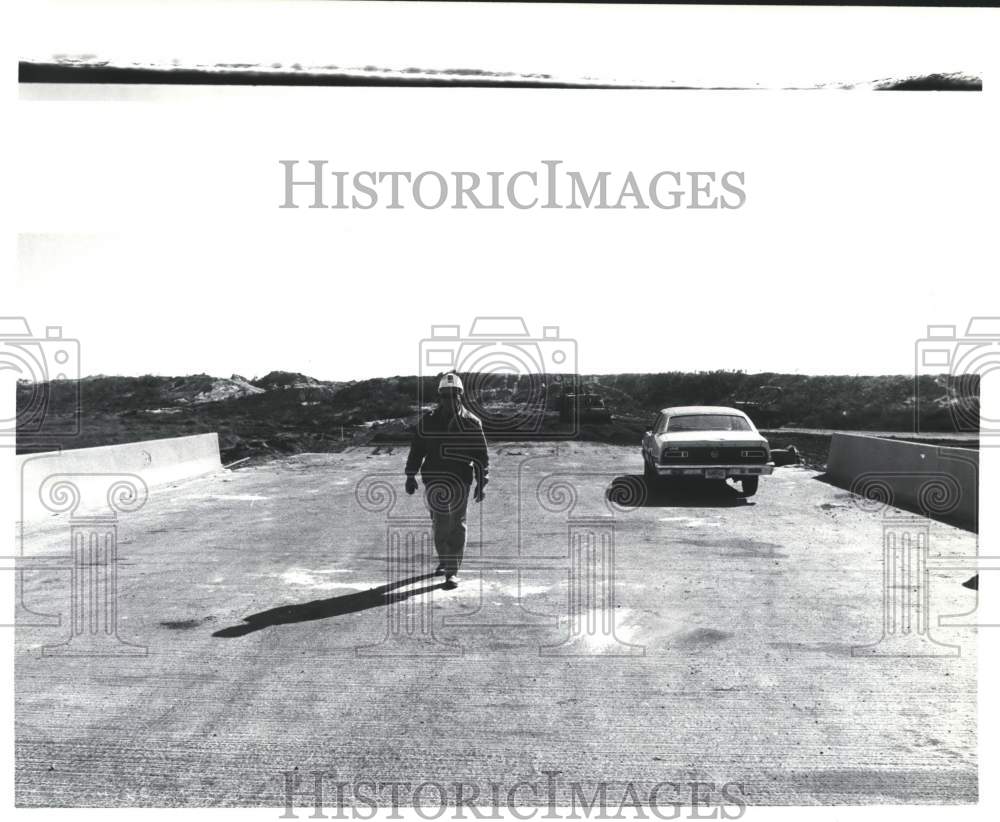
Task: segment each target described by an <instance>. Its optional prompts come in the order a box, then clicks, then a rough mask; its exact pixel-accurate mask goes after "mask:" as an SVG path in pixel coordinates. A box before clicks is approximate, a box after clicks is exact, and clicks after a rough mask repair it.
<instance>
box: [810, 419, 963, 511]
mask: <svg viewBox="0 0 1000 822" xmlns="http://www.w3.org/2000/svg"><path fill="white" fill-rule="evenodd" d="M826 472H827V478H828V479H830V480H831V481H832V482H834V483H835V484H837V485H839V486H841V487H842V488H846V489H848V490H850V491H852V492H853V493H855V494H858V495H860V496H861V497H864V498H865V499H867V500H870V501H872V503H873V504H874V505H879V504H888V505H895V506H897V507H899V508H905V509H909V510H912V511H918V512H919V513H922V514H924V515H926V516H929V517H933V518H935V519H941V520H945V521H948V522H954V523H955V524H956V525H960V526H961V527H963V528H968V529H970V530H973V531H977V530H978V528H979V505H978V503H979V452H978V451H975V450H973V449H971V448H951V447H946V446H935V445H924V444H920V443H915V442H903V441H900V440H888V439H882V438H881V437H871V436H864V435H860V434H834V435H833V440H832V442H831V443H830V456H829V458H828V460H827V465H826Z"/></svg>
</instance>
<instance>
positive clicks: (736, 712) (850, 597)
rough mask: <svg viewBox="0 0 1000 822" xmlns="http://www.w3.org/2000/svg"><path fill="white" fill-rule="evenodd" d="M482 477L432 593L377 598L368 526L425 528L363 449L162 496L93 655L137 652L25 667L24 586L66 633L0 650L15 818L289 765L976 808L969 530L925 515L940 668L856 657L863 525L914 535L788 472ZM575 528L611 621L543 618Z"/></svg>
mask: <svg viewBox="0 0 1000 822" xmlns="http://www.w3.org/2000/svg"><path fill="white" fill-rule="evenodd" d="M491 456H492V458H493V469H492V472H491V475H492V478H493V481H492V482H491V484H490V485H489V486H488V496H487V499H486V502H485V503H484V504H483V505H482V506H475V505H470V518H469V547H468V549H467V562H466V565H465V567H464V568H463V572H462V574H461V584H460V586H459V588H458V589H456V590H455V591H444V590H442V589H441V588H440V587H439V582H440V579H439V578H421V579H416V578H414V579H413V581H411V582H409V583H408V584H404V585H399V586H398V587H393V588H385V586H386V585H387V583H389V582H391V583H398V582H400V581H401V575H404V574H405V573H408V572H410V571H413V572H414V577H419V576H420V574H419V573H418V572H420V571H421V570H426V567H427V563H432V562H433V558H432V557H424V556H423V555H422V554H421V553H420V551H419V550H418V551H417V553H416V554H415V555H414V556H415V557H416V561H417V563H418V564H417V566H413V567H412V568H411V567H409V566H406V567H403V566H398V567H393V568H390V569H389V571H388V576H387V565H386V546H387V538H389V539H391V538H392V537H391V535H392V533H393V528H394V527H396V526H397V525H399V524H400V523H402V524H403V525H406V523H409V525H407V526H406V527H411V528H417V529H418V530H419V528H421V527H423V526H421V525H420V523H421V522H425V521H426V518H427V515H426V511H425V509H424V508H423V507H422V504H421V501H420V499H419V497H413V498H408V497H406V496H405V495H404V494H403V492H402V479H403V476H402V468H403V461H404V459H405V451H404V450H400V449H399V448H395V449H392V448H385V447H383V448H381V449H378V451H377V452H376V450H375V449H371V448H356V449H351V450H348V451H346V452H344V453H341V454H323V455H318V454H315V455H301V456H298V457H294V458H288V459H284V460H279V461H275V462H272V463H269V464H267V465H263V466H260V467H256V468H251V469H246V470H239V471H236V472H232V473H227V474H223V475H217V476H213V477H208V478H204V479H200V480H196V481H193V482H190V483H186V484H184V485H182V486H177V487H173V488H166V489H161V490H159V491H158V492H156V493H154V494H153V496H152V497H151V499H150V501H149V503H148V504H147V505H146V507H145V508H144V509H143V510H141V511H139V512H137V513H135V514H130V515H122V516H121V518H120V520H119V523H118V535H119V548H118V554H119V566H118V634H119V636H120V638H121V639H122V640H123V641H125V642H128V643H133V644H136V645H141V646H145V647H146V648H147V649H148V653H147V654H146V655H144V656H114V655H112V656H100V657H96V656H83V657H65V656H60V657H50V656H43V655H42V653H41V648H42V646H44V645H50V644H54V643H59V642H63V641H65V640H66V639H67V636H68V632H69V628H68V627H67V615H68V612H69V571H68V570H66V569H60V568H49V569H41V570H32V571H26V572H25V574H24V602H25V604H26V605H27V606H28V607H29V608H30V609H31V610H32V611H34V612H37V613H42V614H59V615H61V616H62V625H61V626H31V625H28V624H26V622H27V620H24V619H22V622H21V624H19V626H18V627H17V629H16V638H17V643H16V672H15V673H16V799H17V802H18V804H19V805H22V806H94V805H111V806H115V805H126V806H127V805H148V806H200V805H237V806H268V805H270V806H280V805H282V804H283V802H284V779H283V775H282V774H283V772H284V771H286V770H292V769H295V768H297V769H298V771H299V772H302V773H308V772H310V771H317V770H320V771H324V772H326V773H328V774H330V775H331V779H332V778H333V777H332V775H333V774H336V775H337V779H339V780H343V781H348V782H349V781H352V780H363V779H370V780H374V781H378V782H392V781H398V782H410V783H414V784H416V783H420V782H424V781H439V782H445V783H450V782H454V781H457V780H463V781H465V782H469V783H475V784H480V785H483V786H485V785H487V784H488V783H489V782H490V781H495V782H502V783H504V784H511V783H513V782H514V781H515V780H517V779H521V778H523V779H529V780H532V779H533V780H543V781H544V777H543V776H541V773H542V772H543V771H545V770H559V771H561V772H562V774H561V777H560V779H561V780H564V781H565V782H570V781H576V782H579V783H581V784H582V785H584V786H590V787H588V788H587V792H588V794H589V793H592V792H593V786H594V785H596V784H597V783H600V782H602V781H603V782H606V783H611V784H617V785H621V784H623V783H625V782H629V781H631V782H633V783H635V784H637V785H645V786H647V788H648V787H650V786H652V785H653V784H655V783H658V782H663V781H675V782H684V781H689V780H691V779H698V780H702V781H707V782H714V783H716V784H717V785H722V784H724V783H739V784H740V785H741V786H742V794H743V796H744V797H745V798H746V800H747V801H748V802H749V803H751V804H754V803H757V804H815V803H853V804H863V803H875V802H885V803H900V802H908V803H936V802H940V803H945V802H947V803H952V802H958V803H964V802H973V801H975V800H976V797H977V790H978V787H977V770H976V768H977V756H976V642H975V632H974V629H972V628H956V627H940V626H938V624H937V619H938V616H940V615H947V614H959V613H964V612H968V611H970V610H971V609H972V608H973V607H974V605H975V601H976V600H975V596H976V595H975V593H974V592H971V591H968V590H966V589H964V588H962V587H961V586H960V584H959V583H960V582H961V581H962V579H964V578H965V577H967V576H968V573H967V572H966V571H965V570H954V569H953V568H948V569H945V570H935V562H937V563H938V564H940V565H951V566H954V565H958V564H959V563H956V562H952V560H955V559H960V558H962V557H970V556H973V555H974V554H975V552H976V540H975V535H974V534H970V533H967V532H964V531H961V530H958V529H956V528H953V527H951V526H948V525H944V524H941V523H937V522H928V523H927V526H928V528H929V534H930V550H929V568H930V608H931V634H932V635H933V637H934V639H935V640H936V641H937V642H939V643H942V645H941V646H939V647H944V645H952V646H957V647H958V649H959V652H960V653H958V655H951V656H946V655H941V656H929V657H918V656H895V657H891V656H890V657H882V658H880V657H876V658H869V657H858V656H855V655H852V648H854V647H856V646H862V645H867V644H870V643H874V642H875V641H876V640H878V639H879V636H880V634H881V631H882V627H881V626H882V613H883V582H882V534H883V526H884V523H885V521H886V518H887V517H892V516H894V515H897V514H898V515H899V516H905V517H910V518H911V519H912V515H902V514H899V512H895V513H894V512H893V511H892V510H889V511H886V512H869V511H864V510H862V509H860V508H859V507H858V506H855V505H854V504H852V502H851V498H850V495H849V494H847V493H846V492H844V491H842V490H840V489H837V488H835V487H832V486H830V485H827V484H825V483H823V482H819V481H817V480H816V479H815V476H816V475H815V472H812V471H809V470H806V469H803V468H798V467H787V468H779V469H777V470H776V472H775V474H774V476H773V477H770V478H765V479H764V480H763V481H762V483H761V490H760V492H759V493H758V495H757V496H756V497H754V498H752V499H751V500H749V501H743V500H740V499H739V498H737V497H736V495H735V494H734V493H732V492H731V491H729V490H728V489H727V488H725V487H722V488H719V487H715V488H711V489H705V488H703V489H696V490H694V491H681V492H679V493H673V492H670V493H656V494H654V495H653V496H652V497H650V498H648V499H647V500H645V503H644V504H641V505H635V504H634V503H635V502H643V501H642V500H632V501H631V503H632V504H631V505H624V506H621V507H618V508H609V507H608V506H607V505H606V504H605V495H604V492H605V490H606V488H607V487H608V485H609V483H611V482H613V481H614V480H615V478H621V477H631V476H633V475H638V474H640V473H641V468H642V465H641V459H640V456H639V450H638V448H637V447H636V448H622V447H616V446H604V445H599V444H584V443H579V444H568V445H563V446H561V447H560V449H559V452H558V453H554V450H553V447H552V446H551V445H549V444H532V443H524V444H521V443H519V444H517V445H516V446H514V445H503V446H500V447H493V448H492V449H491ZM370 474H385V475H387V479H391V481H392V482H393V483H395V487H396V491H397V493H398V494H399V497H398V499H397V500H396V503H395V507H394V508H393V509H392V510H391V511H389V512H386V511H370V510H365V509H364V508H362V506H361V505H360V504H359V501H358V496H357V495H356V493H355V487H356V484H357V482H358V481H359V480H360V479H361V478H362V477H364V476H365V475H370ZM551 474H558V475H560V476H568V477H570V478H571V480H570V481H571V483H572V484H573V487H574V488H575V489H576V491H577V494H578V498H577V500H576V506H575V507H574V508H572V510H569V511H568V512H567V510H563V509H559V510H556V509H557V508H558V506H554V505H550V506H549V508H546V507H545V505H542V504H541V502H542V497H540V496H539V495H538V493H537V489H538V487H539V483H540V482H541V481H542V480H543V479H544V478H545V477H547V476H549V475H551ZM631 481H632V480H629V482H631ZM519 499H520V500H521V502H520V505H519V504H518V500H519ZM548 502H549V503H551V500H548ZM574 526H580V527H582V528H583V529H584V530H585V531H586V530H587V529H590V531H589V532H588V533H593V532H595V529H596V530H597V531H600V532H601V533H603V534H605V535H607V534H609V533H612V532H613V540H614V580H613V582H614V602H613V607H608V608H604V609H597V611H595V612H594V613H591V611H588V610H587V609H586V608H582V609H581V608H577V610H576V611H571V610H569V608H568V606H567V601H568V600H567V597H568V596H569V594H570V592H571V590H573V589H572V585H571V584H570V582H571V579H572V573H573V570H572V565H571V563H570V562H569V561H568V560H567V553H568V545H569V539H570V534H571V533H572V531H571V529H572V527H574ZM601 529H604V530H603V531H602V530H601ZM68 533H69V532H68V524H67V523H65V522H62V521H58V520H54V521H53V522H50V523H48V524H46V525H45V526H44V527H41V528H38V529H36V530H34V531H29V532H28V533H27V534H26V536H25V541H24V553H25V554H26V555H27V556H28V557H38V558H51V557H57V556H60V555H68ZM519 535H520V539H519V538H518V536H519ZM945 560H947V562H945ZM431 567H433V565H432V566H431ZM607 570H608V569H605V577H604V579H605V580H607V573H606V572H607ZM405 579H406V578H405V577H403V580H402V581H405ZM578 603H579V600H578ZM585 604H587V605H589V606H593V605H594V600H587V602H586V603H585ZM598 604H600V603H598ZM605 604H607V603H605ZM394 614H395V615H397V616H398V615H399V614H403V615H407V614H408V615H410V616H413V615H417V616H418V617H422V618H425V619H427V620H429V622H428V624H427V625H425V626H424V627H425V630H424V631H423V632H422V633H419V632H418V633H419V635H407V636H408V639H407V641H406V642H405V643H403V645H404V646H405V648H406V649H407V653H408V654H409V655H406V656H392V655H387V654H385V653H383V651H387V649H389V646H388V645H387V644H386V638H387V637H389V636H391V625H392V624H393V623H392V622H391V619H392V615H394ZM611 614H613V616H611ZM262 615H263V616H262ZM602 620H610V623H609V624H606V625H602ZM970 621H971V620H970ZM588 626H589V628H588ZM595 626H596V628H595ZM574 632H575V633H574ZM574 636H575V637H576V639H577V640H579V642H577V643H576V644H575V645H574V644H572V641H573V640H574ZM392 647H393V648H396V647H397V646H396V645H393V646H392ZM359 648H360V649H363V650H361V651H360V652H359V651H358V649H359ZM567 648H570V649H571V650H572V652H573V655H563V651H565V650H566V649H567ZM365 649H366V650H365ZM552 649H556V650H555V651H553V650H552ZM484 790H485V789H484ZM307 793H308V791H307ZM561 798H562V799H565V798H566V797H565V796H564V795H561ZM301 801H302V804H305V805H308V804H309V803H310V801H311V799H310V798H309V797H308V796H304V797H302V798H301Z"/></svg>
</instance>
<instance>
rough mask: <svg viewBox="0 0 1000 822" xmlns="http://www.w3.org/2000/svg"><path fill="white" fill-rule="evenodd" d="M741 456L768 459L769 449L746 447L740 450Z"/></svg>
mask: <svg viewBox="0 0 1000 822" xmlns="http://www.w3.org/2000/svg"><path fill="white" fill-rule="evenodd" d="M740 456H741V457H745V458H747V459H767V451H765V450H764V449H763V448H745V449H743V450H742V451H740Z"/></svg>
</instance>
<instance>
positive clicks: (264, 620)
mask: <svg viewBox="0 0 1000 822" xmlns="http://www.w3.org/2000/svg"><path fill="white" fill-rule="evenodd" d="M434 576H435V575H434V574H421V575H419V576H413V577H407V578H406V579H401V580H398V581H396V582H390V583H387V584H386V585H380V586H379V587H378V588H370V589H369V590H367V591H358V592H357V593H353V594H344V595H343V596H339V597H330V598H328V599H314V600H313V601H312V602H302V603H299V604H298V605H280V606H278V607H277V608H269V609H268V610H266V611H261V612H259V613H256V614H251V615H250V616H248V617H244V618H243V623H242V624H241V625H231V626H230V627H228V628H222V629H221V630H218V631H216V632H215V633H214V634H212V636H215V637H227V638H228V637H238V636H246V635H247V634H252V633H253V632H254V631H260V630H262V629H264V628H270V627H272V626H274V625H289V624H292V623H295V622H310V621H312V620H316V619H327V618H329V617H336V616H343V615H344V614H354V613H357V612H358V611H366V610H368V609H369V608H382V607H384V606H386V605H388V604H389V603H391V602H399V601H401V600H404V599H409V598H410V597H415V596H419V595H421V594H426V593H429V592H430V591H433V590H434V589H435V588H443V587H444V583H438V584H437V585H423V586H421V587H420V588H414V589H412V590H409V591H397V590H396V589H398V588H404V587H406V586H407V585H413V584H414V583H416V582H421V581H422V580H425V579H433V578H434Z"/></svg>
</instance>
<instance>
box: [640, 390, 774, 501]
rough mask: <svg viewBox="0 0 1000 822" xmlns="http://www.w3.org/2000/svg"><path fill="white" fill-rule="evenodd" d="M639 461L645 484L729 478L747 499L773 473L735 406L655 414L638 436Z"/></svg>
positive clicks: (763, 446) (767, 454)
mask: <svg viewBox="0 0 1000 822" xmlns="http://www.w3.org/2000/svg"><path fill="white" fill-rule="evenodd" d="M642 462H643V467H644V474H645V477H646V480H647V481H649V482H651V481H655V480H658V479H661V478H664V479H666V478H674V479H706V480H727V479H733V480H738V481H739V483H740V485H741V487H742V489H743V495H744V496H747V497H750V496H753V495H754V494H756V493H757V485H758V483H759V482H760V478H761V477H762V476H766V475H769V474H771V473H773V471H774V463H773V462H772V461H771V449H770V446H769V445H768V442H767V440H766V439H764V437H763V435H761V433H760V432H759V431H758V430H757V427H756V426H755V425H754V424H753V422H752V421H751V420H750V417H748V416H747V415H746V414H745V413H744V412H742V411H740V410H738V409H736V408H726V407H722V406H709V405H686V406H678V407H676V408H664V409H663V410H662V411H660V413H659V415H658V416H657V418H656V421H655V422H654V423H653V428H652V429H651V430H650V431H647V432H646V433H645V434H644V435H643V438H642Z"/></svg>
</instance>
